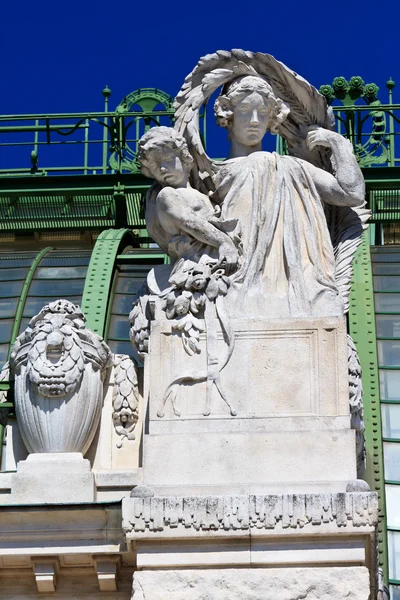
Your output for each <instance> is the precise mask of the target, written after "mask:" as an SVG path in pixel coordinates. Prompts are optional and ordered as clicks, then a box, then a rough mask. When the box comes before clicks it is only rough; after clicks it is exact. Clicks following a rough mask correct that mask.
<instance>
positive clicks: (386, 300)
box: [374, 294, 400, 313]
mask: <svg viewBox="0 0 400 600" xmlns="http://www.w3.org/2000/svg"><path fill="white" fill-rule="evenodd" d="M374 298H375V310H376V312H394V313H397V312H398V313H400V294H374Z"/></svg>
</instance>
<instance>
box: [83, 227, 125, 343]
mask: <svg viewBox="0 0 400 600" xmlns="http://www.w3.org/2000/svg"><path fill="white" fill-rule="evenodd" d="M135 240H136V238H135V236H134V234H133V232H132V231H131V230H130V229H107V230H106V231H103V232H102V233H101V234H100V235H99V237H98V238H97V241H96V244H95V247H94V249H93V253H92V257H91V259H90V263H89V267H88V271H87V275H86V281H85V287H84V290H83V296H82V311H83V313H84V315H85V316H86V324H87V327H88V328H89V329H91V330H92V331H94V332H95V333H97V334H98V335H101V336H102V337H103V336H104V331H105V325H106V318H107V308H108V302H109V298H110V293H111V288H112V283H113V273H114V268H115V263H116V259H117V256H118V254H120V253H121V251H122V250H123V248H125V247H126V246H128V245H130V244H132V243H133V242H134V241H135Z"/></svg>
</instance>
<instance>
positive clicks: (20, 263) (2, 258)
mask: <svg viewBox="0 0 400 600" xmlns="http://www.w3.org/2000/svg"><path fill="white" fill-rule="evenodd" d="M36 256H37V253H36V252H32V253H29V252H28V254H24V255H23V256H16V255H15V254H9V253H7V254H2V253H0V265H1V267H2V268H4V269H5V268H7V267H11V268H12V269H15V268H17V267H30V266H31V264H32V262H33V260H34V259H35V258H36Z"/></svg>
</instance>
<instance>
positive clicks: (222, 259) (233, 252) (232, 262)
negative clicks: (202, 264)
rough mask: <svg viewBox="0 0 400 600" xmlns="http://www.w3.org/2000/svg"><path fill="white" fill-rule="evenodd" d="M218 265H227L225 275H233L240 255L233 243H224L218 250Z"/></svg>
mask: <svg viewBox="0 0 400 600" xmlns="http://www.w3.org/2000/svg"><path fill="white" fill-rule="evenodd" d="M218 256H219V260H218V265H225V273H226V274H227V275H229V274H230V273H232V272H233V271H234V270H235V268H236V266H237V263H238V260H239V253H238V251H237V249H236V247H235V246H234V244H233V243H231V242H224V243H223V244H221V245H220V247H219V249H218Z"/></svg>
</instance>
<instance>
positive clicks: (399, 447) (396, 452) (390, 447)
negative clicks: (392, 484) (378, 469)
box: [383, 442, 400, 481]
mask: <svg viewBox="0 0 400 600" xmlns="http://www.w3.org/2000/svg"><path fill="white" fill-rule="evenodd" d="M383 456H384V463H385V480H389V481H400V444H397V443H396V442H384V443H383Z"/></svg>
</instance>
